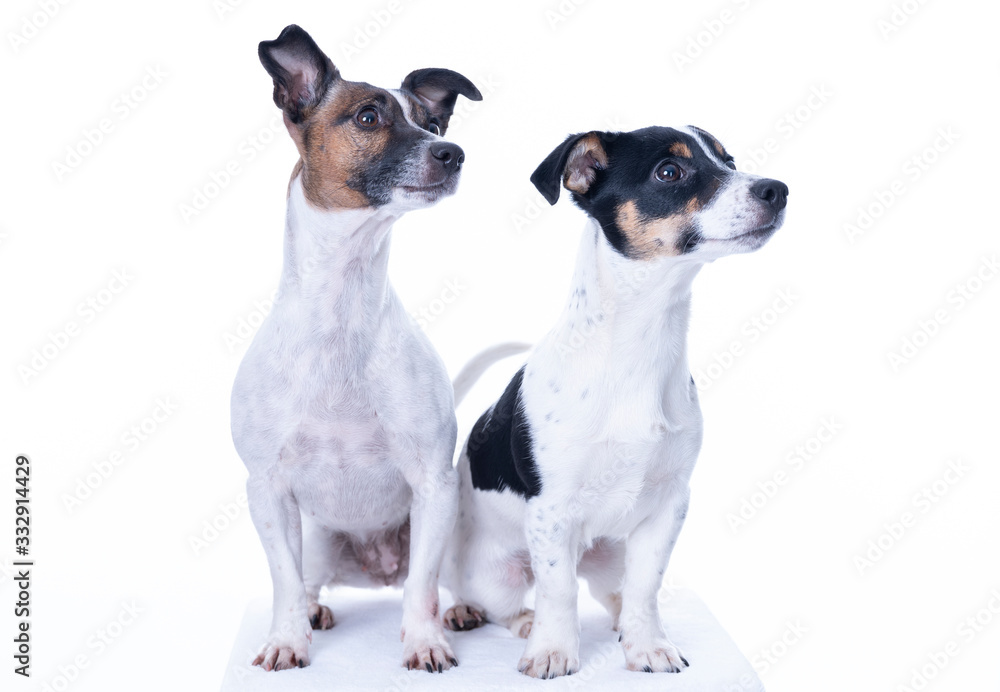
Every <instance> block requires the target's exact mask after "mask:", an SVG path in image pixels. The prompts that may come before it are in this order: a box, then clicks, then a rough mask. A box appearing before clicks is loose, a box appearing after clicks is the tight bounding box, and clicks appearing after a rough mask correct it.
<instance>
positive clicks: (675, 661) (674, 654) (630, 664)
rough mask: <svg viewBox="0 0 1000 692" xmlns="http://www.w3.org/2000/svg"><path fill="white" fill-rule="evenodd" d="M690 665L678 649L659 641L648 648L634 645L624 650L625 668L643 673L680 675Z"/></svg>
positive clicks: (664, 641)
mask: <svg viewBox="0 0 1000 692" xmlns="http://www.w3.org/2000/svg"><path fill="white" fill-rule="evenodd" d="M690 665H691V664H690V663H688V661H687V659H686V658H684V656H682V655H681V652H680V649H678V648H677V647H676V646H674V645H673V644H671V643H670V642H669V641H666V640H660V641H657V642H655V643H654V644H653V645H652V646H649V647H640V646H638V645H634V646H631V647H628V648H626V650H625V667H626V668H628V669H629V670H635V671H639V672H643V673H680V672H681V671H682V670H684V669H685V668H687V667H689V666H690Z"/></svg>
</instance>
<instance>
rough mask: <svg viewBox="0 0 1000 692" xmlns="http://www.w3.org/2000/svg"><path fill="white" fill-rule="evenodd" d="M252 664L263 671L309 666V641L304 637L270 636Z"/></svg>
mask: <svg viewBox="0 0 1000 692" xmlns="http://www.w3.org/2000/svg"><path fill="white" fill-rule="evenodd" d="M253 664H254V665H255V666H260V667H261V668H263V669H264V670H288V669H289V668H305V667H306V666H307V665H309V639H308V637H305V636H302V637H281V636H272V637H271V638H269V639H268V640H267V642H266V643H265V644H264V646H262V647H261V648H260V653H259V654H257V658H255V659H254V660H253Z"/></svg>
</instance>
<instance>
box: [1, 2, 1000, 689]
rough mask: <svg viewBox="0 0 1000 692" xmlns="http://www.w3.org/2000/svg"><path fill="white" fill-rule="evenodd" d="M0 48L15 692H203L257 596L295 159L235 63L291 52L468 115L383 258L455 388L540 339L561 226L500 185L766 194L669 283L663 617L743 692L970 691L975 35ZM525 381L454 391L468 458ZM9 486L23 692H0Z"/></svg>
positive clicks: (850, 29) (195, 7) (189, 14)
mask: <svg viewBox="0 0 1000 692" xmlns="http://www.w3.org/2000/svg"><path fill="white" fill-rule="evenodd" d="M2 14H3V16H2V20H0V28H2V29H3V31H4V40H3V46H2V48H0V61H2V70H3V72H2V75H3V85H4V97H3V102H4V108H3V116H2V117H3V166H2V169H0V176H2V185H0V194H2V196H3V203H2V209H0V281H2V290H3V295H4V298H5V299H4V301H3V308H2V309H3V318H2V323H3V324H4V337H3V339H2V341H0V359H2V363H3V366H4V367H3V370H2V382H3V384H2V387H3V390H2V391H3V396H2V402H0V405H2V407H3V408H2V412H0V413H2V416H0V420H2V421H3V423H2V425H3V435H2V439H0V456H2V458H3V460H4V461H3V464H2V466H0V468H3V469H5V472H4V473H3V474H2V475H3V478H4V479H5V480H3V481H2V482H0V498H2V499H0V503H2V507H0V517H6V518H5V519H3V523H2V525H0V556H2V560H3V562H2V566H3V569H2V570H0V575H2V576H0V580H2V584H0V613H3V615H2V616H0V641H3V642H7V643H6V644H2V645H0V654H2V655H0V660H3V661H5V662H6V663H4V669H3V671H2V673H0V679H2V680H4V683H3V688H4V689H17V690H20V689H25V690H28V689H44V688H43V684H44V683H49V684H51V683H53V682H55V681H57V679H58V678H57V676H59V675H60V674H63V675H66V676H70V675H75V676H76V678H75V679H74V680H73V681H72V682H71V683H70V685H69V687H68V689H73V690H84V689H87V690H90V689H101V690H108V689H112V690H126V689H129V690H130V689H137V688H141V689H148V690H170V689H176V688H178V687H179V686H181V685H184V686H185V687H187V688H191V689H197V690H212V689H217V687H218V684H219V681H220V680H221V677H222V673H223V668H224V666H225V662H226V657H227V655H228V651H229V647H230V645H231V643H232V640H233V637H234V635H235V633H236V630H237V627H238V624H239V618H240V615H241V613H242V611H243V609H244V607H245V605H246V603H247V601H248V600H249V599H250V598H253V597H258V596H266V595H269V593H270V580H269V577H268V573H267V569H266V562H265V558H264V553H263V551H262V550H261V548H260V546H259V544H258V541H257V537H256V534H255V532H254V529H253V527H252V525H251V522H250V520H249V517H248V515H247V511H246V509H245V507H243V506H241V505H240V494H241V492H242V489H243V483H244V480H245V477H246V474H245V471H244V468H243V465H242V463H241V462H240V460H239V458H238V457H237V456H236V454H235V452H234V450H233V447H232V442H231V440H230V436H229V390H230V387H231V384H232V380H233V376H234V373H235V370H236V367H237V365H238V363H239V359H240V357H241V355H242V353H243V351H244V350H245V348H246V345H247V343H248V341H247V340H246V336H247V334H248V330H252V329H251V327H250V325H252V324H257V323H258V320H259V317H260V315H261V313H262V311H263V310H265V309H266V301H267V299H268V297H269V296H270V294H271V292H272V291H273V289H274V288H275V286H276V283H277V277H278V272H279V270H280V261H281V237H282V228H283V214H284V201H285V186H286V183H287V179H288V175H289V172H290V170H291V168H292V165H293V164H294V162H295V159H296V155H295V152H294V147H293V145H292V143H291V141H290V140H289V139H288V137H287V135H286V134H285V133H284V132H283V130H281V128H280V126H279V120H278V117H277V116H278V111H277V109H276V108H275V107H274V105H273V103H272V101H271V83H270V79H269V78H268V76H267V75H266V73H265V72H264V70H263V69H262V68H261V66H260V64H259V63H258V61H257V56H256V46H257V43H258V41H260V40H263V39H271V38H274V37H275V36H277V34H278V32H279V31H280V30H281V28H282V27H283V26H285V25H286V24H288V23H292V22H295V23H298V24H300V25H302V26H303V27H304V28H305V29H306V30H308V31H309V32H310V33H311V34H312V35H313V36H314V38H315V39H316V40H317V42H318V43H319V44H320V46H321V47H323V48H324V49H325V50H326V51H327V52H328V53H329V55H330V56H331V58H332V59H333V60H334V61H335V63H336V64H337V65H338V67H339V68H340V69H341V71H342V73H343V74H344V76H345V77H347V78H348V79H357V80H363V81H368V82H370V83H373V84H376V85H380V86H386V87H391V86H396V85H397V84H398V83H399V81H400V80H401V79H402V77H403V76H404V75H406V74H407V73H408V72H409V71H411V70H413V69H415V68H420V67H428V66H440V67H449V68H452V69H455V70H458V71H460V72H462V73H464V74H466V75H467V76H469V77H470V78H471V79H472V80H473V81H474V82H475V83H476V84H477V85H478V86H479V88H480V89H481V90H482V92H483V94H484V96H485V99H484V101H483V102H481V103H480V104H475V105H473V104H469V103H468V102H464V101H463V102H461V105H460V110H459V115H458V116H456V117H455V119H454V124H453V127H452V129H451V130H450V132H449V134H448V137H449V139H452V140H454V141H456V142H458V143H459V144H461V146H462V147H463V148H464V149H465V152H466V155H467V162H466V167H465V172H464V176H463V181H462V184H461V186H460V188H459V192H458V194H457V195H456V196H455V197H453V198H450V199H447V200H445V201H443V202H442V203H441V204H439V205H438V206H437V207H435V208H433V209H430V210H426V211H419V212H415V213H412V214H410V215H408V216H407V217H405V218H404V219H403V220H402V221H401V222H400V223H399V224H398V225H397V228H396V231H395V234H394V246H393V254H392V266H391V275H392V279H393V281H394V283H395V285H396V287H397V289H398V290H399V292H400V294H401V295H402V296H403V298H404V301H405V302H406V304H407V305H408V306H410V307H411V309H412V310H413V312H414V314H415V315H418V316H420V315H421V314H423V318H424V320H425V322H426V327H425V328H426V330H427V332H428V333H429V335H430V337H431V338H432V340H433V341H434V343H435V345H436V346H437V348H438V349H439V350H440V352H441V354H442V356H443V357H444V359H445V361H446V363H447V364H448V367H449V369H450V370H451V372H452V373H455V372H457V370H458V369H459V368H460V367H461V365H462V364H463V363H464V362H465V361H466V359H467V358H469V357H470V356H472V355H473V354H474V353H475V352H477V351H478V350H479V349H481V348H483V347H485V346H487V345H490V344H492V343H495V342H497V341H505V340H512V339H518V340H528V341H533V340H536V339H538V338H539V337H540V336H541V335H542V334H543V333H544V332H545V331H546V330H547V329H548V327H549V325H550V324H551V323H552V321H553V319H554V317H555V315H556V314H557V313H558V311H559V310H560V308H561V306H562V305H563V301H564V297H565V295H564V294H565V293H566V291H567V289H568V285H569V279H570V272H571V269H572V266H573V262H574V253H575V250H576V247H577V238H578V235H579V233H580V231H581V229H582V227H583V224H584V217H583V214H582V213H581V212H580V211H578V210H576V209H575V208H573V207H572V205H571V204H569V203H568V202H567V201H566V199H565V197H564V199H563V201H562V202H561V203H560V204H559V205H558V206H557V207H555V208H549V207H548V206H547V205H545V204H544V203H543V202H542V201H541V198H540V196H539V195H537V194H536V193H535V191H534V189H533V187H532V186H531V185H530V183H529V182H528V176H529V174H530V173H531V171H532V170H533V169H534V167H535V166H536V165H537V164H538V163H539V162H540V161H541V159H542V158H543V157H544V156H545V155H546V154H547V153H548V152H549V151H550V150H551V149H552V148H553V147H554V146H555V145H556V144H557V143H559V142H560V141H561V140H562V139H563V137H564V136H565V135H566V134H568V133H571V132H577V131H582V130H590V129H634V128H638V127H642V126H646V125H651V124H658V125H683V124H688V123H691V124H696V125H699V126H701V127H703V128H705V129H707V130H709V131H710V132H712V133H713V134H714V135H716V136H717V137H719V139H721V140H722V141H723V142H724V143H725V145H726V146H727V148H728V149H729V150H730V151H731V152H732V153H734V155H735V156H736V158H737V163H738V165H740V167H741V168H743V169H745V170H757V171H759V172H762V173H764V174H766V175H768V176H772V177H776V178H779V179H781V180H783V181H784V182H786V183H787V184H788V186H789V188H790V191H791V192H790V197H789V207H788V217H787V222H786V224H785V227H784V228H783V229H782V230H781V231H780V232H779V233H778V234H777V235H776V236H775V237H774V239H773V240H772V241H771V242H770V243H769V244H768V245H767V246H766V247H765V248H763V249H762V250H761V251H760V252H758V253H756V254H754V255H747V256H737V257H733V258H727V259H724V260H721V261H719V262H717V263H715V264H714V265H710V266H707V267H706V268H705V269H704V271H703V272H702V274H701V275H700V277H699V278H698V279H697V281H696V283H695V289H694V319H693V324H692V328H691V334H690V353H691V358H692V360H691V367H692V371H693V372H694V373H695V376H696V378H698V383H699V386H700V388H701V397H702V406H703V409H704V414H705V421H706V423H705V429H706V434H705V444H704V448H703V450H702V453H701V457H700V460H699V463H698V466H697V468H696V470H695V474H694V479H693V502H692V508H691V512H690V514H689V518H688V521H687V525H686V527H685V529H684V531H683V533H682V534H681V539H680V542H679V545H678V547H677V550H676V552H675V556H674V559H673V562H672V564H671V568H670V570H669V572H668V579H669V580H672V582H673V583H675V584H679V585H683V586H688V587H691V588H694V589H695V590H696V591H697V592H698V593H699V594H700V595H701V596H702V598H703V599H704V600H705V601H706V603H707V604H708V605H709V607H710V608H711V609H712V610H713V611H714V613H715V614H716V615H717V617H718V618H719V620H720V621H721V622H722V624H723V625H724V626H726V627H727V628H728V629H729V631H730V633H731V634H732V636H733V638H734V639H735V641H736V642H737V644H738V645H739V646H740V648H741V649H742V650H743V652H744V653H745V654H746V655H747V656H748V657H749V658H750V659H751V660H752V661H753V662H754V665H755V667H756V669H757V670H758V672H759V673H760V674H761V677H762V679H763V680H764V682H765V684H766V685H767V687H768V689H769V690H804V689H808V690H842V689H866V690H867V689H871V690H876V689H888V690H903V689H913V690H916V689H927V690H959V689H960V690H996V689H998V686H1000V672H998V670H997V668H996V665H995V662H996V651H997V647H998V645H1000V622H997V619H998V617H997V616H998V615H1000V591H998V589H1000V556H998V551H997V547H998V546H997V529H998V519H1000V504H998V502H997V497H998V492H997V487H998V480H1000V469H998V465H997V461H998V459H997V443H996V439H997V438H996V424H997V421H998V405H997V384H998V365H997V360H996V353H997V336H998V329H997V317H998V308H1000V288H998V286H997V284H1000V280H996V273H997V271H998V269H997V267H996V264H995V263H996V261H997V257H998V252H1000V241H998V239H997V238H996V234H997V224H996V221H995V219H994V217H993V213H994V209H995V206H996V181H995V178H994V176H993V175H991V173H992V170H993V169H994V168H995V163H996V161H995V157H996V151H997V144H998V136H997V121H998V109H997V97H996V87H997V77H998V67H1000V55H998V50H997V48H996V26H997V20H998V16H997V15H998V14H1000V11H998V7H997V5H996V4H995V3H986V2H980V3H974V2H970V1H954V2H950V3H943V2H917V0H879V1H877V2H861V1H860V0H848V1H845V2H840V3H836V4H829V3H824V4H820V3H803V2H793V0H762V1H760V2H757V0H732V1H730V0H718V1H717V2H712V3H693V2H692V3H675V2H655V3H654V2H646V3H639V2H626V1H624V0H619V1H617V2H609V1H607V0H589V1H586V2H584V1H582V0H562V2H558V1H557V0H551V1H548V2H526V1H521V0H518V1H510V2H505V3H502V4H500V3H497V4H488V3H483V4H475V5H474V4H473V3H469V2H464V3H463V2H435V1H434V0H362V1H361V2H356V3H321V2H282V3H276V2H272V3H267V2H264V1H263V0H245V1H242V2H241V1H240V0H184V1H182V2H173V3H165V2H164V3H158V4H157V5H153V4H152V3H133V2H125V1H124V0H122V1H114V0H97V1H94V2H89V3H82V2H81V3H74V2H64V1H63V2H60V1H59V0H7V2H5V3H4V9H3V11H2ZM186 206H190V207H191V209H187V208H186ZM448 301H450V302H448ZM421 311H423V313H421ZM71 323H72V324H71ZM517 365H518V364H517V363H516V362H513V361H511V362H508V363H504V365H503V366H500V367H497V368H495V369H494V370H493V371H491V372H490V373H489V375H488V376H487V377H486V378H485V379H484V380H483V381H482V383H481V385H480V386H479V387H478V388H477V389H476V390H475V391H474V393H473V395H472V396H470V397H469V399H468V401H467V403H466V404H463V406H462V408H461V409H460V411H459V418H460V426H461V428H462V430H465V431H467V429H468V427H469V426H471V423H472V422H473V421H474V419H475V417H477V416H478V415H479V413H480V412H481V410H482V409H483V408H484V407H485V406H487V405H488V404H489V403H490V402H491V401H492V400H493V399H494V398H495V397H496V396H497V395H498V394H499V392H500V391H501V389H502V387H503V385H504V384H505V382H506V380H507V378H508V377H509V375H510V374H511V373H512V372H513V370H514V369H516V367H517ZM463 434H464V432H460V436H462V435H463ZM17 454H27V455H29V456H30V458H31V463H32V468H33V476H32V481H31V497H32V504H31V511H32V518H33V523H32V531H33V534H32V539H33V542H32V552H31V557H32V558H34V559H35V560H36V561H37V562H36V565H35V567H34V571H33V583H32V588H31V598H32V614H31V623H32V624H31V627H32V634H33V639H32V655H33V659H32V674H33V675H32V679H31V681H30V682H29V681H25V680H23V679H21V678H20V677H18V676H15V675H14V673H13V672H12V668H13V667H14V664H13V662H12V659H11V658H10V655H11V654H12V653H13V650H12V649H13V644H11V639H12V638H13V636H14V631H15V630H14V628H15V618H14V617H13V615H12V613H13V604H14V602H15V600H16V598H17V591H18V590H17V589H15V588H14V582H13V580H12V579H11V576H12V575H11V561H12V560H14V559H15V557H14V552H13V545H14V543H13V536H14V524H13V521H14V519H13V505H14V498H15V495H14V490H15V485H14V471H13V469H14V463H15V462H14V460H15V457H16V455H17ZM213 523H214V524H215V526H216V527H217V528H218V529H219V530H216V529H213V528H211V525H212V524H213ZM199 541H200V542H199ZM133 604H134V605H133ZM134 610H138V611H140V612H136V613H134V614H133V612H132V611H134ZM81 657H82V658H81ZM74 661H82V663H84V664H86V667H84V668H82V669H80V670H77V672H76V673H75V674H74V673H72V669H73V668H74V666H75V664H74ZM67 671H68V672H67ZM11 681H13V683H14V684H13V686H11ZM61 684H62V683H60V685H61ZM56 689H62V687H60V688H56Z"/></svg>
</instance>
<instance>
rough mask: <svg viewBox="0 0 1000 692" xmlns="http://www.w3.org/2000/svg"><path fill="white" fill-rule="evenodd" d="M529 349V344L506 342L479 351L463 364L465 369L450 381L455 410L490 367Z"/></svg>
mask: <svg viewBox="0 0 1000 692" xmlns="http://www.w3.org/2000/svg"><path fill="white" fill-rule="evenodd" d="M530 348H531V344H521V343H516V342H508V343H505V344H497V345H496V346H490V347H489V348H488V349H486V350H485V351H481V352H480V353H478V354H476V355H475V356H474V357H473V358H472V360H470V361H469V362H468V363H466V364H465V367H464V368H462V369H461V371H459V373H458V374H457V375H456V376H455V379H454V380H453V381H452V383H451V386H452V388H453V389H454V390H455V407H456V408H457V407H458V405H459V404H460V403H462V399H464V398H465V395H466V394H468V393H469V390H470V389H472V385H474V384H475V383H476V381H477V380H479V378H480V377H482V375H483V373H484V372H486V371H487V370H488V369H489V367H490V366H491V365H493V364H494V363H496V362H497V361H500V360H503V359H504V358H508V357H510V356H516V355H517V354H518V353H524V352H525V351H527V350H529V349H530Z"/></svg>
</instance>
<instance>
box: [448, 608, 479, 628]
mask: <svg viewBox="0 0 1000 692" xmlns="http://www.w3.org/2000/svg"><path fill="white" fill-rule="evenodd" d="M485 624H486V616H485V615H483V614H482V613H481V612H480V611H478V610H476V609H475V608H473V607H472V606H467V605H461V604H456V605H453V606H452V607H451V608H449V609H448V610H446V611H445V613H444V626H445V627H447V628H448V629H450V630H452V631H454V632H461V631H464V630H474V629H476V628H477V627H482V626H483V625H485Z"/></svg>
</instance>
